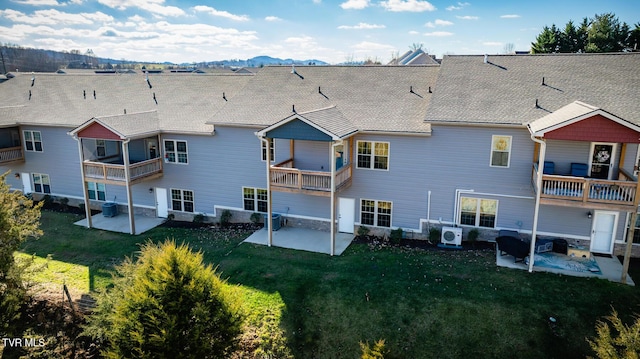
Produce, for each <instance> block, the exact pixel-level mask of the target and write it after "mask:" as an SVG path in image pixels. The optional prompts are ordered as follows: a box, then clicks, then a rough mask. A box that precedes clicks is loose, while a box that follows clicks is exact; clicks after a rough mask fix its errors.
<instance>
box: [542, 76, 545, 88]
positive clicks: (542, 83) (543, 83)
mask: <svg viewBox="0 0 640 359" xmlns="http://www.w3.org/2000/svg"><path fill="white" fill-rule="evenodd" d="M541 85H542V86H544V85H545V83H544V76H542V83H541Z"/></svg>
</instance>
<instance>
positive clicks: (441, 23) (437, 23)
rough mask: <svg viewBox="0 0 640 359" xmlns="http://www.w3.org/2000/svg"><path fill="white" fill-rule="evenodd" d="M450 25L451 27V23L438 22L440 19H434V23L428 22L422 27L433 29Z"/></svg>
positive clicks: (445, 21)
mask: <svg viewBox="0 0 640 359" xmlns="http://www.w3.org/2000/svg"><path fill="white" fill-rule="evenodd" d="M451 25H453V23H452V22H451V21H447V20H440V19H436V21H434V22H431V21H429V22H428V23H426V24H424V26H426V27H430V28H434V27H436V26H451Z"/></svg>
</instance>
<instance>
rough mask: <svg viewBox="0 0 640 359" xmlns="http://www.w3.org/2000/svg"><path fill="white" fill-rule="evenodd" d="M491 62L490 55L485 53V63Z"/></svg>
mask: <svg viewBox="0 0 640 359" xmlns="http://www.w3.org/2000/svg"><path fill="white" fill-rule="evenodd" d="M488 62H489V55H487V54H484V63H485V64H486V63H488Z"/></svg>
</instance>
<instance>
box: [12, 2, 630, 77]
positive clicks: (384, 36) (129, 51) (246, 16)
mask: <svg viewBox="0 0 640 359" xmlns="http://www.w3.org/2000/svg"><path fill="white" fill-rule="evenodd" d="M605 12H613V13H614V14H616V15H617V16H618V18H619V19H620V21H621V22H627V23H628V24H629V25H631V26H632V25H633V24H636V23H638V22H640V2H638V1H637V0H606V1H605V0H579V1H575V0H553V1H552V0H538V1H535V2H534V1H518V0H511V1H507V0H493V1H479V0H478V1H449V0H446V1H440V0H432V1H424V0H244V1H241V0H235V1H234V0H226V1H223V0H213V1H211V0H189V1H177V0H3V1H2V5H0V42H1V43H12V44H18V45H22V46H26V47H35V48H45V49H53V50H60V51H65V50H66V51H70V50H80V51H81V52H85V51H86V50H87V49H92V50H93V52H94V53H95V54H96V55H97V56H100V57H110V58H114V59H127V60H137V61H158V62H164V61H171V62H177V63H182V62H200V61H214V60H223V59H246V58H250V57H253V56H258V55H269V56H273V57H281V58H294V59H298V60H306V59H319V60H323V61H326V62H329V63H332V64H336V63H341V62H344V61H348V60H355V61H361V60H365V59H376V60H378V61H381V62H382V63H386V62H388V61H390V60H391V58H392V56H393V54H397V53H400V54H402V53H404V52H406V51H407V50H409V48H410V46H411V45H412V44H414V43H420V44H423V45H424V49H426V50H428V51H429V52H430V53H432V54H435V55H436V56H437V57H442V56H443V55H444V54H484V53H488V54H497V53H503V52H504V49H505V45H506V44H513V45H514V48H515V49H516V50H528V49H529V48H530V44H531V42H532V41H534V40H535V37H536V35H537V34H539V33H540V31H541V30H542V27H543V26H545V25H551V24H552V23H555V24H556V25H558V26H560V27H564V25H565V24H566V23H567V21H568V20H573V21H574V22H576V23H578V22H581V21H582V19H583V18H584V17H593V15H595V14H601V13H605Z"/></svg>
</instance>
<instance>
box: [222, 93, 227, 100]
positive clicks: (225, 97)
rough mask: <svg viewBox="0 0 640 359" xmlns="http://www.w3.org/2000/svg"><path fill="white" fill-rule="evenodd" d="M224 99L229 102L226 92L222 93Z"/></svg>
mask: <svg viewBox="0 0 640 359" xmlns="http://www.w3.org/2000/svg"><path fill="white" fill-rule="evenodd" d="M222 99H223V100H225V101H227V96H226V95H225V94H224V92H223V93H222Z"/></svg>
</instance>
